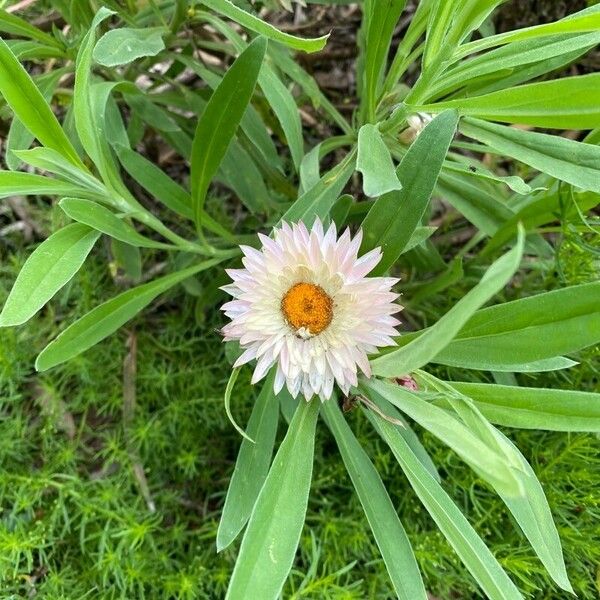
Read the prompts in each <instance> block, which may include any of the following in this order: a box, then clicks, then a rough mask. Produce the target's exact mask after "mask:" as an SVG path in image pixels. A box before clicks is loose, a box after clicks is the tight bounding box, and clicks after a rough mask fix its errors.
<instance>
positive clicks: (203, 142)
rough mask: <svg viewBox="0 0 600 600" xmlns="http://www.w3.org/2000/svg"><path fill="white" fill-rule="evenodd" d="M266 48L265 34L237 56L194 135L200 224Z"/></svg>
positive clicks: (195, 200) (195, 192)
mask: <svg viewBox="0 0 600 600" xmlns="http://www.w3.org/2000/svg"><path fill="white" fill-rule="evenodd" d="M266 49H267V40H266V39H265V38H257V39H255V40H254V41H253V42H252V43H251V44H250V45H249V46H248V47H247V48H246V50H244V52H242V53H241V54H240V56H239V57H238V58H237V59H236V60H235V62H234V63H233V65H232V66H231V67H230V68H229V70H228V71H227V72H226V73H225V76H224V77H223V79H222V80H221V83H220V84H219V86H218V87H217V88H216V89H215V91H214V92H213V93H212V95H211V97H210V100H209V101H208V104H207V105H206V108H205V109H204V112H203V113H202V116H201V117H200V120H199V121H198V125H197V127H196V133H195V135H194V142H193V148H192V164H191V180H192V202H193V206H194V215H195V220H196V224H197V226H198V227H201V226H202V225H203V222H202V221H203V220H202V209H203V207H204V199H205V196H206V192H207V190H208V186H209V184H210V182H211V180H212V178H213V177H214V175H215V173H216V172H217V169H218V168H219V165H220V164H221V161H222V160H223V157H224V156H225V153H226V152H227V148H228V147H229V144H230V143H231V140H232V138H233V136H234V135H235V132H236V130H237V128H238V125H239V123H240V121H241V119H242V117H243V115H244V112H245V110H246V107H247V106H248V103H249V102H250V99H251V97H252V94H253V92H254V88H255V86H256V80H257V79H258V73H259V71H260V67H261V64H262V61H263V58H264V55H265V51H266Z"/></svg>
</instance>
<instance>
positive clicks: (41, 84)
mask: <svg viewBox="0 0 600 600" xmlns="http://www.w3.org/2000/svg"><path fill="white" fill-rule="evenodd" d="M34 43H35V42H34ZM66 72H67V69H56V70H54V71H51V72H50V73H48V74H44V75H41V76H38V77H37V78H36V80H35V83H36V85H37V86H38V88H39V90H40V93H41V94H42V96H43V98H44V100H45V101H46V102H47V103H48V104H50V103H51V100H52V97H53V95H54V90H55V89H56V86H57V85H58V82H59V80H60V79H61V77H63V76H64V74H65V73H66ZM34 139H35V136H34V135H33V134H32V133H31V132H30V131H29V130H28V129H27V127H25V125H23V123H21V121H20V120H19V118H18V117H17V116H16V115H15V116H13V119H12V121H11V123H10V129H9V131H8V136H7V138H6V153H5V156H4V160H5V161H6V165H7V166H8V168H9V169H10V170H11V171H16V170H18V169H19V168H20V167H21V165H22V164H23V163H22V161H21V160H19V159H18V158H17V156H16V154H15V151H19V150H26V149H27V148H29V147H30V146H31V143H32V142H33V140H34ZM46 150H51V149H50V148H46ZM53 152H56V150H53ZM57 154H58V152H57ZM60 156H61V157H62V155H60ZM63 160H64V161H65V162H68V163H69V164H71V165H72V163H71V162H70V161H68V160H67V159H66V158H63Z"/></svg>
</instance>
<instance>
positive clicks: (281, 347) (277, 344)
mask: <svg viewBox="0 0 600 600" xmlns="http://www.w3.org/2000/svg"><path fill="white" fill-rule="evenodd" d="M259 237H260V240H261V242H262V244H263V246H262V248H261V249H260V250H256V249H254V248H250V247H248V246H241V249H242V251H243V253H244V255H245V256H244V258H243V259H242V262H243V264H244V267H245V269H228V270H227V273H228V274H229V276H230V277H231V278H232V279H233V283H231V284H229V285H226V286H224V287H223V289H224V290H225V291H226V292H227V293H229V294H231V296H233V298H234V300H232V301H230V302H227V303H226V304H224V305H223V307H222V310H224V311H225V314H226V315H227V316H228V317H229V318H230V319H231V322H230V323H228V324H227V325H226V326H225V327H224V328H223V334H224V336H225V337H224V339H225V341H230V340H239V342H240V344H241V346H242V347H243V348H245V351H244V353H243V354H242V355H241V356H240V357H239V358H238V360H237V361H236V363H235V366H236V367H239V366H240V365H243V364H245V363H247V362H249V361H251V360H254V359H257V363H256V368H255V370H254V374H253V377H252V383H256V382H257V381H260V380H261V379H262V378H263V377H264V376H265V375H266V374H267V373H268V371H269V369H270V368H271V367H272V366H273V365H277V371H276V374H275V393H279V391H280V390H281V389H282V388H283V385H284V384H286V385H287V388H288V390H289V391H290V393H291V394H292V396H294V397H296V396H297V395H298V393H299V392H302V394H303V395H304V397H305V398H306V400H309V399H310V398H311V397H312V396H313V395H314V394H317V395H318V396H320V398H321V400H326V399H327V398H330V397H331V394H332V392H333V385H334V382H337V384H338V385H339V387H340V388H341V390H342V391H343V392H344V394H348V392H349V391H350V388H351V387H352V386H355V385H357V367H358V368H360V370H361V371H362V372H363V373H364V375H365V376H367V377H370V376H371V369H370V366H369V361H368V359H367V354H368V353H373V352H375V351H376V350H377V347H379V346H391V345H395V342H394V340H393V339H392V336H395V335H398V332H397V331H396V329H395V327H396V325H398V324H399V321H398V320H397V319H396V318H395V317H393V316H392V315H393V314H394V313H397V312H398V311H400V310H401V309H402V307H401V306H399V305H398V304H396V303H395V302H394V301H395V300H396V299H397V298H398V294H395V293H393V292H391V291H390V290H391V287H392V286H393V285H394V284H395V283H397V282H398V280H397V279H393V278H391V277H365V276H366V275H367V273H369V272H370V271H372V270H373V268H374V267H375V265H377V263H378V262H379V260H380V258H381V251H380V249H379V248H376V249H375V250H372V251H371V252H368V253H367V254H365V255H364V256H362V257H360V258H358V250H359V248H360V244H361V240H362V232H361V231H359V232H358V234H357V235H356V236H355V237H354V239H352V238H351V237H350V232H349V230H348V229H346V231H344V233H343V234H342V235H341V236H340V238H339V239H337V234H336V228H335V224H334V223H332V224H331V227H329V229H328V230H327V232H326V233H324V231H323V225H322V224H321V221H319V220H316V221H315V223H314V225H313V227H312V229H311V230H310V231H309V230H308V229H307V228H306V226H305V225H304V224H303V223H298V224H293V225H291V226H290V225H288V224H287V223H283V224H282V226H281V228H280V229H275V230H274V236H273V239H271V238H269V237H267V236H265V235H262V234H259Z"/></svg>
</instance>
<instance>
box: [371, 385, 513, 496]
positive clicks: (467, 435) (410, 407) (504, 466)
mask: <svg viewBox="0 0 600 600" xmlns="http://www.w3.org/2000/svg"><path fill="white" fill-rule="evenodd" d="M360 387H361V389H362V390H365V392H366V395H367V396H368V397H369V398H372V399H373V401H374V402H375V403H376V404H381V406H380V408H383V409H385V404H386V403H387V402H389V403H390V404H392V405H393V406H395V407H396V408H398V409H399V410H400V411H401V412H403V413H404V414H405V415H407V416H408V417H410V418H411V419H413V420H414V421H416V422H417V423H418V424H419V425H421V427H424V428H425V429H427V430H428V431H430V432H431V433H432V434H433V435H435V436H436V437H437V438H439V439H440V440H441V441H442V442H444V443H445V444H447V445H448V446H449V447H450V448H452V449H453V450H454V451H455V452H456V453H457V454H458V455H459V456H460V457H461V458H462V459H463V460H464V461H465V462H466V463H467V464H468V465H469V466H470V467H471V468H472V469H473V470H474V471H475V472H476V473H477V474H478V475H479V476H480V477H481V478H482V479H485V480H486V481H487V482H489V483H490V484H491V485H492V486H493V487H494V488H495V489H498V490H502V491H503V493H506V494H507V495H509V496H511V497H516V496H519V495H520V494H521V492H522V488H521V485H520V481H519V479H518V477H517V474H516V473H515V470H514V469H515V467H514V465H513V464H511V463H510V462H509V461H508V460H507V458H506V456H505V455H504V454H503V453H501V452H499V451H497V449H496V448H493V447H490V446H489V445H487V444H486V443H484V442H482V441H481V440H480V439H479V438H478V437H477V436H476V435H475V434H474V433H473V432H472V431H470V430H469V429H468V428H467V427H466V426H465V425H463V424H462V423H461V422H460V421H458V420H457V419H456V418H455V417H454V416H453V415H452V414H451V413H449V412H447V411H445V410H443V409H441V408H439V407H437V406H434V405H433V404H431V403H430V402H428V401H427V399H426V398H425V396H424V395H419V394H415V393H414V392H411V391H409V390H407V389H405V388H403V387H402V386H400V385H398V384H396V383H386V382H383V381H380V380H378V379H372V380H368V381H362V382H361V383H360ZM381 401H383V403H382V402H381Z"/></svg>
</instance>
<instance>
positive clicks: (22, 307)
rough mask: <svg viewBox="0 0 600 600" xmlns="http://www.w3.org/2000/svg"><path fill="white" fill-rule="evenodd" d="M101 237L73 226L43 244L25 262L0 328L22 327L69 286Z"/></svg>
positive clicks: (1, 316)
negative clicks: (64, 287)
mask: <svg viewBox="0 0 600 600" xmlns="http://www.w3.org/2000/svg"><path fill="white" fill-rule="evenodd" d="M99 236H100V234H99V233H98V232H97V231H94V230H92V229H90V228H89V227H86V226H85V225H79V224H78V223H74V224H72V225H67V226H66V227H63V228H62V229H59V230H58V231H57V232H56V233H54V234H52V235H51V236H50V237H49V238H48V239H47V240H45V241H44V242H42V243H41V244H40V245H39V246H38V247H37V248H36V249H35V250H34V251H33V253H32V254H31V255H30V256H29V258H28V259H27V260H26V261H25V264H24V265H23V268H22V269H21V271H20V272H19V275H18V276H17V280H16V281H15V284H14V286H13V288H12V290H11V291H10V294H9V295H8V298H7V300H6V304H5V305H4V308H3V309H2V313H1V314H0V327H8V326H11V325H21V324H22V323H25V322H26V321H28V320H29V319H31V317H33V315H34V314H35V313H36V312H37V311H38V310H40V308H42V306H44V304H46V302H48V300H50V299H51V298H52V297H53V296H54V294H56V292H58V290H60V289H61V288H62V287H63V286H64V285H65V284H66V283H67V282H69V281H70V280H71V279H72V278H73V276H74V275H75V273H77V271H79V269H80V268H81V265H83V263H84V261H85V259H86V258H87V255H88V254H89V253H90V251H91V249H92V248H93V247H94V244H95V243H96V240H97V239H98V237H99Z"/></svg>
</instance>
